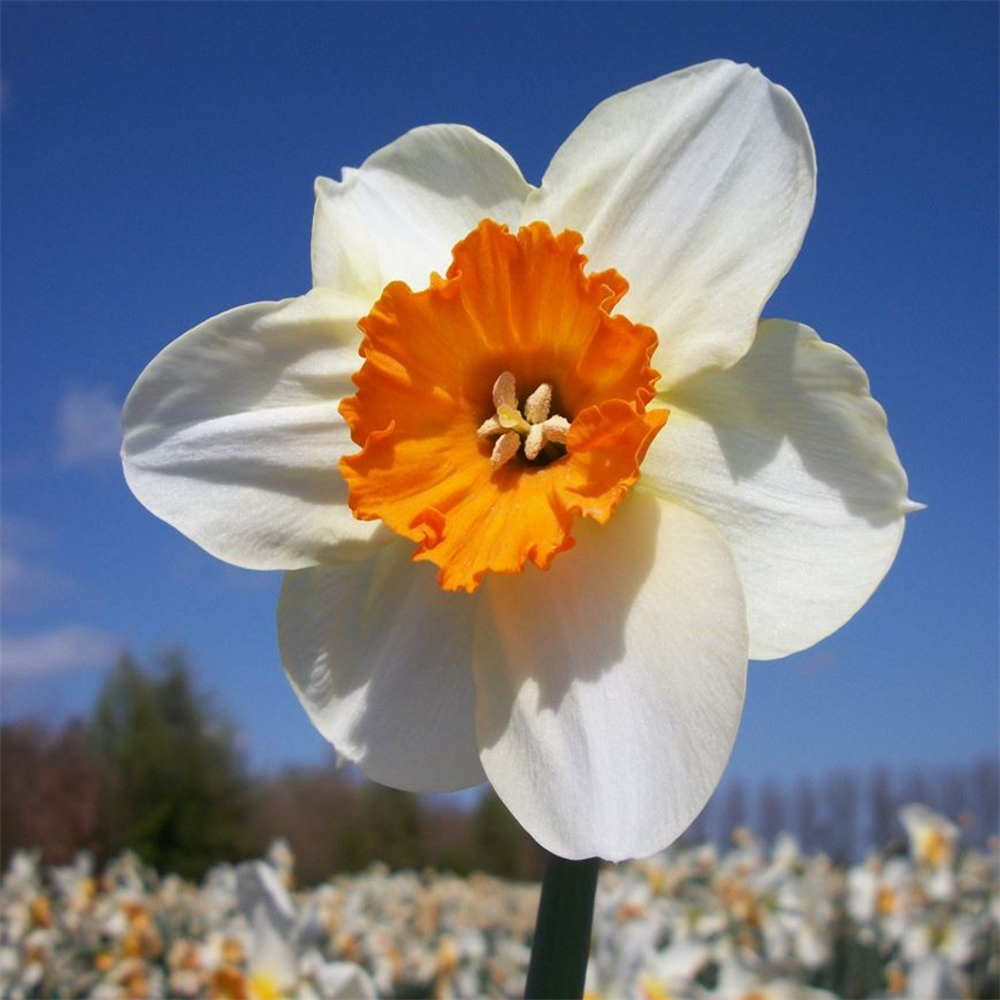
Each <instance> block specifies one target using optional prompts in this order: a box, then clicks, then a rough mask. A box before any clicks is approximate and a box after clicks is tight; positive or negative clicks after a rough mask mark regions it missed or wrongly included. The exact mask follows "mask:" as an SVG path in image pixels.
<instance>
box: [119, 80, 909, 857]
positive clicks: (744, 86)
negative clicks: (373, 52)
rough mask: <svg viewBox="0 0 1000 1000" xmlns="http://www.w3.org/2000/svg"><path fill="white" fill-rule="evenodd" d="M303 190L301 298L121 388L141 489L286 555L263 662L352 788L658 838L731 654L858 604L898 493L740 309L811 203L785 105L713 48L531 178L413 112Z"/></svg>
mask: <svg viewBox="0 0 1000 1000" xmlns="http://www.w3.org/2000/svg"><path fill="white" fill-rule="evenodd" d="M316 195H317V199H316V211H315V216H314V222H313V237H312V266H313V285H314V287H313V288H312V290H311V291H309V292H308V293H306V294H305V295H302V296H300V297H298V298H292V299H286V300H283V301H281V302H261V303H256V304H253V305H249V306H244V307H241V308H237V309H233V310H231V311H229V312H226V313H223V314H221V315H220V316H216V317H214V318H213V319H210V320H208V321H206V322H205V323H203V324H201V325H200V326H198V327H196V328H195V329H193V330H191V331H190V332H188V333H187V334H185V335H184V336H183V337H181V338H180V339H178V340H177V341H175V342H174V343H173V344H171V345H170V346H168V347H167V348H166V349H165V350H164V351H163V352H162V353H161V354H160V355H159V356H158V357H157V358H156V359H154V360H153V362H152V363H151V364H150V365H149V366H148V367H147V369H146V370H145V372H143V374H142V375H141V376H140V378H139V380H138V381H137V383H136V385H135V387H134V388H133V390H132V393H131V394H130V396H129V398H128V400H127V401H126V405H125V411H124V426H125V438H124V445H123V462H124V467H125V474H126V477H127V479H128V482H129V485H130V486H131V488H132V490H133V491H134V492H135V494H136V496H137V497H138V498H139V499H140V500H141V501H142V502H143V503H144V504H145V505H146V506H147V507H148V508H149V509H150V510H151V511H153V512H154V513H155V514H157V515H158V516H160V517H162V518H164V519H165V520H167V521H169V522H170V523H171V524H173V525H175V526H176V527H177V528H178V529H179V530H181V531H182V532H184V533H185V534H186V535H188V536H189V537H190V538H192V539H193V540H194V541H196V542H197V543H198V544H200V545H201V546H203V547H204V548H205V549H207V550H208V551H209V552H211V553H213V554H214V555H216V556H219V557H220V558H222V559H225V560H227V561H229V562H232V563H235V564H237V565H241V566H246V567H250V568H257V569H284V570H287V571H288V573H287V575H286V577H285V582H284V586H283V590H282V596H281V601H280V604H279V610H278V631H279V641H280V646H281V653H282V659H283V662H284V665H285V669H286V671H287V673H288V676H289V679H290V681H291V683H292V685H293V687H294V689H295V691H296V693H297V694H298V696H299V698H300V699H301V701H302V703H303V705H304V707H305V709H306V711H307V712H308V713H309V716H310V718H311V719H312V721H313V723H314V724H315V725H316V726H317V728H318V729H319V730H320V731H321V732H322V733H323V735H324V736H326V737H327V738H328V739H329V740H330V741H331V742H332V743H333V744H334V745H335V746H336V748H337V750H338V751H339V753H340V754H341V755H343V756H344V757H346V758H349V759H351V760H353V761H356V762H357V763H358V764H359V766H360V767H361V768H362V770H363V771H364V772H365V773H366V774H367V775H368V776H369V777H371V778H373V779H374V780H376V781H380V782H383V783H385V784H388V785H392V786H395V787H399V788H405V789H410V790H415V791H433V790H438V791H443V790H448V789H455V788H461V787H466V786H469V785H473V784H477V783H479V782H481V781H483V780H485V779H487V778H488V780H489V781H491V782H492V784H493V785H494V787H495V788H496V790H497V792H498V793H499V795H500V796H501V798H502V799H503V800H504V801H505V803H506V804H507V806H508V807H509V808H510V809H511V811H512V812H513V813H514V815H515V816H516V817H517V818H518V819H519V820H520V822H521V823H522V824H523V825H524V826H525V828H526V829H527V830H528V831H529V832H530V833H531V834H532V835H533V836H534V837H535V838H536V839H537V840H538V841H539V842H540V843H541V844H542V845H543V846H545V847H546V848H548V849H549V850H551V851H552V852H554V853H556V854H560V855H562V856H564V857H568V858H583V857H590V856H593V855H598V856H601V857H604V858H608V859H612V860H619V859H622V858H626V857H633V856H642V855H646V854H651V853H653V852H655V851H657V850H659V849H661V848H663V847H665V846H666V845H667V844H669V843H670V842H671V841H672V840H673V839H674V838H676V837H677V836H678V835H679V834H680V833H681V832H682V831H683V830H684V829H685V828H686V827H687V825H688V824H689V823H690V822H691V820H692V819H693V818H694V816H695V815H696V814H697V813H698V812H699V810H700V809H701V808H702V806H703V805H704V803H705V801H706V799H707V798H708V796H709V795H710V794H711V792H712V790H713V789H714V787H715V785H716V783H717V782H718V780H719V777H720V776H721V773H722V770H723V768H724V766H725V763H726V760H727V759H728V756H729V753H730V749H731V747H732V744H733V741H734V739H735V735H736V731H737V728H738V724H739V718H740V713H741V710H742V704H743V693H744V685H745V677H746V665H747V660H748V657H749V658H763V659H766V658H772V657H778V656H784V655H787V654H789V653H792V652H795V651H797V650H800V649H803V648H805V647H807V646H809V645H811V644H813V643H814V642H816V641H818V640H819V639H821V638H823V637H824V636H826V635H828V634H829V633H830V632H832V631H834V630H835V629H837V628H838V627H840V625H842V624H843V623H844V622H845V621H847V619H849V618H850V617H851V615H853V614H854V612H855V611H857V609H858V608H859V607H860V606H861V605H862V604H863V603H864V602H865V601H866V600H867V598H868V597H869V596H870V594H871V593H872V591H873V590H874V589H875V587H876V586H877V585H878V583H879V581H880V580H881V579H882V577H883V576H884V574H885V573H886V571H887V570H888V568H889V566H890V565H891V563H892V561H893V558H894V556H895V553H896V550H897V548H898V545H899V542H900V539H901V537H902V533H903V522H904V516H905V514H906V513H907V512H908V511H910V510H912V509H914V507H915V505H913V504H911V503H910V502H909V501H908V500H907V484H906V476H905V474H904V472H903V469H902V468H901V466H900V463H899V461H898V458H897V456H896V452H895V449H894V447H893V444H892V441H891V439H890V437H889V435H888V432H887V429H886V421H885V415H884V413H883V411H882V410H881V408H880V407H879V406H878V404H877V403H876V402H875V401H874V400H873V399H872V398H871V396H870V394H869V391H868V381H867V378H866V376H865V373H864V371H863V370H862V369H861V368H860V367H859V366H858V364H857V363H856V362H855V361H854V360H853V359H852V358H851V357H849V356H848V355H847V354H845V353H844V352H843V351H841V350H839V349H838V348H836V347H833V346H831V345H829V344H826V343H824V342H823V341H822V340H820V338H819V337H818V336H817V334H816V333H815V332H814V331H812V330H810V329H809V328H807V327H804V326H801V325H798V324H796V323H791V322H786V321H781V320H767V321H760V313H761V310H762V308H763V306H764V304H765V302H766V301H767V299H768V297H769V296H770V294H771V292H772V291H773V290H774V288H775V286H776V285H777V283H778V281H779V280H780V278H781V277H782V276H783V275H784V273H785V272H786V271H787V270H788V268H789V266H790V265H791V263H792V261H793V260H794V258H795V255H796V254H797V252H798V249H799V246H800V244H801V242H802V239H803V236H804V233H805V230H806V227H807V225H808V221H809V218H810V216H811V213H812V208H813V201H814V196H815V160H814V155H813V148H812V142H811V139H810V137H809V132H808V128H807V126H806V122H805V119H804V118H803V116H802V114H801V112H800V110H799V108H798V106H797V105H796V104H795V102H794V100H793V99H792V97H791V96H790V95H789V94H788V93H787V92H786V91H785V90H783V89H781V88H780V87H777V86H775V85H774V84H772V83H771V82H770V81H768V80H767V79H766V78H765V77H764V76H762V75H761V74H760V73H759V72H758V71H756V70H754V69H751V68H749V67H746V66H737V65H735V64H732V63H729V62H723V61H717V62H711V63H705V64H702V65H699V66H695V67H692V68H690V69H687V70H683V71H681V72H678V73H674V74H671V75H669V76H665V77H662V78H660V79H658V80H654V81H652V82H651V83H647V84H644V85H642V86H639V87H636V88H634V89H632V90H629V91H626V92H624V93H621V94H618V95H616V96H615V97H612V98H610V99H609V100H607V101H605V102H603V103H602V104H600V105H599V106H598V107H597V108H596V109H595V110H594V111H593V112H591V114H590V115H588V117H587V118H586V119H585V120H584V121H583V123H582V124H581V125H580V126H579V127H578V128H577V129H576V130H575V131H574V132H573V133H572V135H571V136H570V137H569V139H567V141H566V142H565V143H564V144H563V146H562V147H561V148H560V149H559V150H558V151H557V153H556V155H555V157H554V158H553V160H552V163H551V164H550V166H549V168H548V170H547V171H546V173H545V176H544V178H543V180H542V183H541V185H540V186H538V187H535V186H533V185H531V184H529V183H527V182H526V181H525V180H524V178H523V177H522V175H521V173H520V171H519V170H518V168H517V165H516V164H515V162H514V161H513V159H512V158H511V157H510V156H509V155H508V154H507V153H506V152H505V151H504V150H503V149H501V148H500V147H499V146H497V145H496V144H495V143H493V142H491V141H490V140H488V139H486V138H485V137H483V136H481V135H479V134H478V133H476V132H474V131H473V130H472V129H469V128H466V127H463V126H457V125H437V126H429V127H425V128H420V129H416V130H414V131H412V132H409V133H407V134H406V135H404V136H402V137H401V138H400V139H398V140H396V141H395V142H393V143H391V144H390V145H389V146H387V147H385V148H384V149H382V150H380V151H378V152H377V153H375V154H374V155H373V156H371V157H370V158H369V159H368V160H366V161H365V163H364V164H362V166H361V167H360V168H358V169H357V170H352V169H345V170H344V172H343V177H342V180H341V181H339V182H337V181H332V180H328V179H326V178H320V179H319V180H318V181H317V183H316ZM359 350H360V353H361V357H360V358H359V356H358V352H359ZM426 563H430V565H425V564H426Z"/></svg>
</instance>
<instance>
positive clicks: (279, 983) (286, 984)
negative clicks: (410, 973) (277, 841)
mask: <svg viewBox="0 0 1000 1000" xmlns="http://www.w3.org/2000/svg"><path fill="white" fill-rule="evenodd" d="M269 856H270V857H279V858H282V859H283V860H285V861H289V860H294V859H292V855H291V852H290V850H289V849H288V845H287V844H284V845H279V846H278V847H277V848H275V849H274V850H272V852H270V855H269ZM236 878H237V889H236V894H237V900H238V906H239V909H240V911H241V912H242V913H243V915H244V916H245V917H246V919H247V920H248V922H249V924H250V928H251V940H250V944H249V948H248V949H247V951H248V957H249V973H248V976H247V989H248V993H249V996H250V997H251V998H252V1000H280V998H282V997H300V996H301V997H306V996H309V997H312V996H315V997H317V998H318V1000H375V997H376V993H375V987H374V984H373V983H372V981H371V978H370V977H369V976H368V974H367V973H366V972H365V971H364V969H362V968H361V967H360V966H358V965H355V964H354V963H352V962H328V961H325V960H324V959H323V957H322V956H321V955H320V954H319V952H318V951H316V950H315V948H312V947H310V946H309V943H310V941H311V939H312V938H314V937H315V936H317V934H319V933H321V929H320V928H319V927H318V926H317V925H316V924H315V923H314V919H313V918H314V914H313V913H312V912H302V913H299V912H297V911H296V908H295V905H294V903H293V902H292V900H291V898H290V897H289V895H288V892H287V890H286V889H285V885H284V882H283V881H282V873H281V872H278V871H276V870H275V869H274V868H272V867H271V865H269V864H266V863H264V862H262V861H252V862H245V863H244V864H242V865H240V866H239V867H238V868H237V870H236Z"/></svg>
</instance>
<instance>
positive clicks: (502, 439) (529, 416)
mask: <svg viewBox="0 0 1000 1000" xmlns="http://www.w3.org/2000/svg"><path fill="white" fill-rule="evenodd" d="M493 405H494V407H496V412H495V413H494V414H493V416H492V417H490V418H489V419H488V420H485V421H484V422H483V423H482V425H481V426H480V428H479V430H478V432H477V433H478V434H479V436H480V437H481V438H490V437H493V436H495V435H499V436H498V437H497V438H496V443H495V444H494V445H493V452H492V454H491V455H490V465H491V466H492V467H493V468H494V469H500V468H503V466H505V465H506V464H507V463H508V462H509V461H510V460H511V459H512V458H513V457H514V456H515V455H516V454H517V453H518V451H519V449H520V447H521V441H522V439H523V440H524V455H525V458H527V459H529V460H530V461H532V462H534V461H536V460H537V459H540V458H542V457H543V453H544V451H546V450H548V452H549V457H550V458H558V457H560V456H561V455H564V454H565V453H566V449H565V447H562V448H558V447H556V448H552V447H547V446H552V445H556V446H558V445H563V446H564V445H565V444H566V438H567V436H568V435H569V426H570V425H569V421H568V420H567V419H566V418H565V417H560V416H558V415H557V416H549V409H550V408H551V406H552V386H551V385H549V384H548V383H547V382H543V383H542V384H541V385H540V386H539V387H538V388H537V389H536V390H535V391H534V392H533V393H532V394H531V395H530V396H529V397H528V398H527V399H526V400H525V401H524V415H523V416H522V415H521V411H520V410H519V409H518V406H517V394H516V391H515V382H514V376H513V375H512V374H511V373H510V372H502V373H501V375H500V377H499V378H498V379H497V380H496V382H494V383H493Z"/></svg>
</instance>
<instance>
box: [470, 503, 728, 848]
mask: <svg viewBox="0 0 1000 1000" xmlns="http://www.w3.org/2000/svg"><path fill="white" fill-rule="evenodd" d="M576 533H577V535H578V543H577V545H576V546H575V547H574V548H573V549H571V550H570V551H568V552H565V553H563V554H562V555H560V556H559V557H558V558H557V559H556V560H555V561H554V562H553V564H552V567H551V569H550V570H549V571H548V572H546V573H539V572H535V571H533V570H529V571H528V572H526V573H524V574H523V575H522V576H518V577H500V576H493V577H490V578H489V579H488V581H487V584H486V586H487V588H488V593H489V597H490V605H489V606H488V607H487V606H486V605H484V606H483V612H484V615H483V618H482V620H481V622H480V625H479V631H477V636H476V647H475V658H474V665H475V677H476V732H477V736H478V739H479V743H480V747H481V756H482V761H483V767H484V768H485V770H486V773H487V775H488V776H489V778H490V781H492V782H493V785H494V787H495V788H496V790H497V792H498V794H499V795H500V797H501V798H502V799H503V800H504V802H505V803H506V804H507V806H508V808H509V809H510V810H511V812H512V813H513V814H514V816H515V817H516V818H517V819H518V820H519V821H520V823H521V824H522V825H523V826H524V827H525V829H526V830H527V831H528V832H529V833H530V834H531V835H532V836H533V837H534V838H535V839H536V840H537V841H538V842H539V843H540V844H541V845H542V846H543V847H545V848H547V849H548V850H549V851H552V852H553V853H555V854H558V855H561V856H563V857H568V858H585V857H591V856H594V855H597V856H599V857H602V858H607V859H609V860H612V861H618V860H622V859H624V858H630V857H641V856H645V855H648V854H652V853H654V852H656V851H659V850H661V849H662V848H664V847H666V846H667V845H668V844H670V843H671V842H672V841H673V840H674V839H675V838H676V837H678V836H679V835H680V834H681V833H682V832H683V831H684V829H686V827H687V826H688V825H689V824H690V823H691V821H692V820H693V819H694V818H695V816H696V815H697V814H698V812H699V811H700V810H701V808H702V807H703V806H704V804H705V801H706V800H707V799H708V796H709V795H710V794H711V792H712V790H713V789H714V788H715V785H716V783H717V782H718V780H719V778H720V776H721V774H722V771H723V768H724V767H725V764H726V761H727V759H728V757H729V753H730V750H731V748H732V745H733V740H734V738H735V736H736V730H737V727H738V725H739V719H740V712H741V710H742V705H743V692H744V685H745V679H746V665H747V656H746V642H747V638H746V619H745V613H744V608H743V598H742V595H741V593H740V585H739V580H738V578H737V575H736V570H735V567H734V566H733V563H732V559H731V558H730V555H729V553H728V550H727V548H726V545H725V543H724V542H723V540H722V538H721V536H720V535H719V534H718V533H717V532H716V531H715V530H714V529H713V528H712V526H711V525H710V524H708V522H706V521H705V520H704V519H702V518H701V517H699V516H698V515H697V514H694V513H692V512H690V511H687V510H685V509H684V508H682V507H678V506H674V505H672V504H669V503H664V502H660V501H657V500H656V499H655V498H653V497H652V496H650V495H642V494H637V493H635V492H634V491H633V493H632V494H630V495H629V496H628V497H626V498H625V500H624V501H622V503H621V504H620V505H619V507H618V509H617V510H616V511H615V513H614V515H613V516H612V518H611V520H610V521H609V522H608V523H607V524H606V525H597V524H594V523H593V522H590V521H583V522H581V523H580V524H579V525H578V527H577V529H576Z"/></svg>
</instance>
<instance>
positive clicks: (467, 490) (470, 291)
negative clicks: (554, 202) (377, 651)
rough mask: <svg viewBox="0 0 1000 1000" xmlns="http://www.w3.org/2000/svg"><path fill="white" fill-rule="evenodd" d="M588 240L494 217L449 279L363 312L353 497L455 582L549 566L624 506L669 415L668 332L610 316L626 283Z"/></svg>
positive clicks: (351, 405)
mask: <svg viewBox="0 0 1000 1000" xmlns="http://www.w3.org/2000/svg"><path fill="white" fill-rule="evenodd" d="M582 242H583V240H582V237H581V236H580V235H579V234H578V233H574V232H571V231H566V232H563V233H560V234H559V235H553V233H552V232H551V230H550V229H549V228H548V226H546V225H545V224H544V223H542V222H534V223H532V224H531V225H529V226H525V227H523V228H522V229H520V230H519V231H518V233H517V235H514V234H511V233H510V232H508V231H507V229H506V227H503V226H500V225H498V224H497V223H495V222H492V221H490V220H484V221H483V222H481V223H480V224H479V225H478V226H477V227H476V228H475V229H474V230H473V231H472V232H471V233H469V235H468V236H466V237H465V238H464V239H463V240H461V241H460V242H459V243H458V244H457V245H456V246H455V248H454V250H453V251H452V255H453V260H452V264H451V266H450V267H449V269H448V272H447V274H446V275H445V277H444V278H442V277H440V276H439V275H436V274H435V275H431V281H430V286H429V287H428V288H426V289H424V290H422V291H417V292H414V291H412V290H411V289H410V288H409V287H408V286H407V285H405V284H403V283H402V282H392V283H390V284H389V285H387V286H386V288H385V289H384V290H383V293H382V296H381V298H380V299H379V300H378V302H376V303H375V305H374V307H373V308H372V310H371V312H370V313H369V314H368V315H367V316H366V317H364V319H362V320H361V322H360V327H361V329H362V332H363V333H364V338H363V340H362V344H361V354H362V357H363V358H364V364H363V365H362V367H361V370H360V371H359V372H358V373H357V374H356V375H355V376H354V382H355V384H356V385H357V387H358V391H357V394H356V395H355V396H352V397H350V398H349V399H345V400H344V401H343V403H341V407H340V412H341V414H342V415H343V416H344V418H345V420H346V421H347V423H348V425H349V426H350V428H351V435H352V438H353V439H354V441H355V442H356V443H357V444H358V445H360V446H361V451H360V452H359V453H358V454H355V455H351V456H348V457H346V458H344V459H342V460H341V466H340V467H341V471H342V472H343V475H344V477H345V479H346V480H347V484H348V489H349V502H350V505H351V508H352V510H353V511H354V513H355V515H356V516H357V517H359V518H362V519H365V520H372V519H376V518H377V519H380V520H382V521H383V522H384V523H385V524H386V525H387V526H388V527H390V528H391V529H392V530H393V531H395V532H397V533H398V534H400V535H402V536H403V537H406V538H409V539H411V540H412V541H413V542H415V543H416V545H417V551H416V554H415V556H414V558H415V559H426V560H430V561H431V562H434V563H435V564H436V565H437V566H438V567H439V569H440V572H439V574H438V581H439V583H440V585H441V586H442V587H443V588H445V589H448V590H459V589H461V590H470V591H471V590H474V589H475V588H476V587H477V586H478V585H479V583H480V582H481V581H482V579H483V578H484V576H485V575H486V574H487V573H488V572H497V573H514V572H519V571H521V570H522V569H523V568H524V566H525V564H526V563H527V562H531V563H533V564H534V565H536V566H538V567H539V568H541V569H546V568H548V566H549V565H550V563H551V561H552V559H553V558H554V557H555V556H556V555H557V554H558V553H559V552H562V551H565V550H566V549H568V548H570V547H571V546H572V545H573V538H572V536H571V530H572V523H573V519H574V518H575V517H577V516H584V517H590V518H593V519H595V520H597V521H598V522H602V523H603V522H604V521H606V520H607V519H608V518H609V517H610V516H611V512H612V510H613V509H614V507H615V505H616V504H617V503H618V502H619V501H620V500H621V498H622V497H623V496H624V495H625V493H626V492H627V491H628V490H629V489H630V488H631V486H632V485H633V484H634V483H635V482H636V481H637V479H638V478H639V465H640V463H641V462H642V459H643V457H644V456H645V453H646V449H647V448H648V446H649V444H650V442H651V441H652V439H653V437H654V436H655V435H656V434H657V432H658V431H659V430H660V428H661V427H662V426H663V424H664V422H665V421H666V419H667V411H666V410H665V409H663V408H659V409H653V410H649V411H647V410H646V404H647V403H649V402H650V401H651V400H652V399H653V397H654V393H655V384H656V379H657V378H658V374H657V372H655V371H654V370H653V369H652V368H651V367H650V365H649V359H650V358H651V356H652V354H653V351H654V350H655V348H656V334H655V333H654V332H653V331H652V330H651V329H650V328H649V327H644V326H640V325H638V324H634V323H631V322H630V321H629V320H628V319H626V318H625V317H624V316H620V315H612V313H611V309H612V308H613V307H614V306H615V304H617V302H618V301H619V300H620V299H621V297H622V296H623V295H624V294H625V292H626V290H627V288H628V285H627V283H626V282H625V280H624V279H623V278H622V277H621V275H619V274H618V272H617V271H614V270H608V271H602V272H598V273H592V274H585V273H584V269H583V266H584V264H585V263H586V258H585V257H584V256H583V255H582V254H581V253H580V252H579V249H580V246H581V245H582ZM498 373H499V375H498ZM519 391H520V392H524V391H527V393H528V395H526V396H519V395H518V393H519ZM522 399H523V403H522V402H521V400H522ZM553 411H555V412H553Z"/></svg>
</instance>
